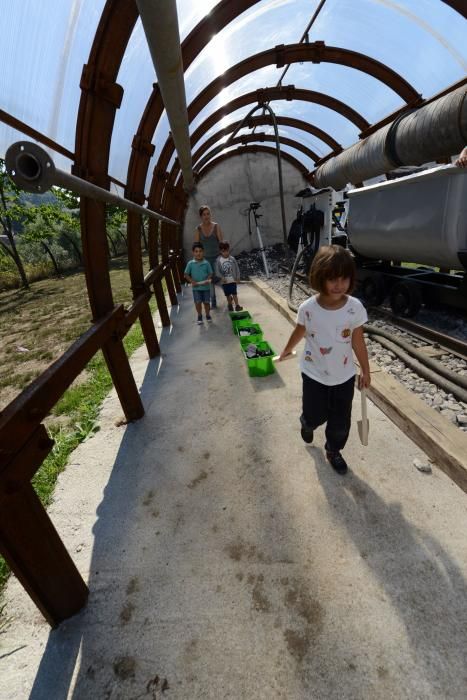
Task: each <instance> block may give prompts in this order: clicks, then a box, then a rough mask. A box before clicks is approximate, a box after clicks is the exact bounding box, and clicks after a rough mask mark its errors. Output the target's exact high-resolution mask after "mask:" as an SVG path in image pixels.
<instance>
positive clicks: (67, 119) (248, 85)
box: [0, 0, 467, 181]
mask: <svg viewBox="0 0 467 700" xmlns="http://www.w3.org/2000/svg"><path fill="white" fill-rule="evenodd" d="M232 3H234V0H232ZM216 4H217V3H216V1H215V0H204V1H203V0H197V1H196V2H193V0H177V9H178V16H179V28H180V35H181V39H182V40H183V39H184V38H185V37H186V36H188V34H189V33H190V32H191V31H192V30H193V28H194V27H196V25H197V24H198V22H200V21H201V20H202V19H203V17H205V16H206V14H208V13H209V12H211V11H212V9H213V8H214V7H215V6H216ZM318 5H319V1H318V0H262V1H261V2H256V3H253V4H252V5H251V7H250V8H249V9H248V10H246V11H245V12H243V13H241V14H240V15H238V16H237V17H236V19H234V20H233V21H232V22H231V23H230V24H228V25H227V26H226V27H224V29H222V30H221V31H220V32H219V33H218V34H217V35H216V36H212V37H211V38H210V40H209V41H208V42H207V43H206V45H205V46H204V48H203V50H202V51H201V52H200V53H199V55H198V56H197V57H196V58H195V60H194V61H193V63H192V64H191V65H190V66H189V68H188V70H187V71H186V74H185V88H186V96H187V104H188V105H189V104H190V103H191V102H192V101H193V100H194V99H195V97H196V96H197V95H198V94H199V93H200V91H201V90H203V89H204V88H205V87H206V86H208V85H209V84H210V83H211V81H212V80H214V79H215V78H217V77H219V76H220V75H221V74H223V73H224V72H225V71H227V70H228V69H229V68H230V67H232V66H234V65H235V64H237V63H238V62H239V61H243V60H244V59H246V58H248V57H249V56H251V55H253V54H256V53H259V52H262V51H266V50H268V49H271V48H273V47H275V46H277V45H280V44H286V45H287V44H294V43H297V42H298V41H299V40H300V39H301V37H302V35H303V33H304V31H305V29H306V27H307V25H308V23H309V21H310V19H311V17H312V16H313V14H314V12H315V10H316V9H317V7H318ZM104 6H105V2H104V0H60V2H56V0H41V1H40V2H37V0H34V1H33V0H22V2H17V1H16V2H15V1H14V2H11V0H0V17H1V20H0V22H1V28H2V32H1V36H2V40H1V42H0V61H1V70H0V109H1V110H4V111H5V112H7V113H8V114H10V115H12V116H13V117H16V118H17V119H19V120H21V121H24V122H26V123H27V124H28V125H29V126H31V127H33V128H34V129H37V130H38V131H40V132H42V133H44V134H45V135H47V136H49V137H50V138H52V139H53V140H54V141H56V142H58V143H59V144H61V145H62V146H64V147H65V148H67V149H68V150H70V151H71V152H73V150H74V144H75V128H76V117H77V110H78V105H79V100H80V94H81V91H80V87H79V83H80V78H81V73H82V68H83V65H84V64H85V63H87V62H88V58H89V52H90V49H91V46H92V43H93V40H94V35H95V32H96V29H97V26H98V23H99V18H100V16H101V13H102V10H103V9H104ZM309 41H310V42H313V41H324V42H325V43H326V45H327V46H336V47H340V48H343V49H348V50H351V51H356V52H359V53H362V54H366V55H367V56H369V57H371V58H373V59H376V60H377V61H380V62H381V63H383V64H384V65H385V66H388V67H389V68H391V69H392V70H394V71H395V72H396V73H398V74H399V75H401V76H402V77H403V78H405V80H406V81H408V83H410V85H411V86H412V87H413V88H414V89H415V90H416V92H418V93H420V94H421V95H422V96H423V97H424V98H427V97H431V96H432V95H433V94H436V93H437V92H439V91H441V90H443V89H444V88H446V87H448V86H449V85H451V84H453V83H455V82H457V81H459V80H461V79H463V78H464V77H465V76H466V74H467V22H466V20H465V19H464V18H463V17H462V16H461V15H460V14H459V13H458V12H456V11H455V10H454V9H453V8H452V7H450V6H449V4H448V3H447V2H443V1H442V0H326V2H325V3H324V5H323V6H322V8H321V10H320V12H319V14H318V16H317V18H316V21H315V22H314V24H313V26H312V27H311V29H310V31H309ZM283 70H284V69H283V68H277V67H276V66H275V65H274V64H272V65H269V66H266V67H264V68H261V69H259V70H255V71H253V72H250V73H248V74H247V75H245V76H244V77H243V78H241V79H239V80H237V81H236V82H233V83H231V84H229V85H226V86H225V88H224V89H223V90H222V91H221V92H220V93H219V94H217V95H216V96H215V97H214V98H213V99H212V100H211V101H210V102H209V103H208V104H207V105H206V106H205V107H204V109H202V110H201V112H200V113H199V114H198V115H197V116H196V117H195V118H194V119H193V121H192V123H191V124H190V133H192V132H193V130H194V129H195V128H197V127H198V126H199V125H200V124H202V123H203V122H204V120H205V119H206V118H207V117H208V116H209V115H210V114H212V113H213V112H214V111H215V110H217V109H219V107H222V106H224V105H226V104H227V103H229V102H230V101H231V100H233V99H234V98H236V97H239V96H241V95H243V94H245V93H247V92H251V91H256V90H257V89H259V88H266V87H274V86H276V85H277V84H278V81H279V80H280V78H281V75H282V73H283ZM117 82H118V83H119V84H120V85H121V86H122V87H123V89H124V96H123V101H122V104H121V107H120V109H119V110H117V114H116V119H115V126H114V133H113V138H112V145H111V154H110V165H109V172H110V174H111V175H112V176H114V177H115V178H117V179H119V180H121V181H126V178H127V168H128V160H129V156H130V152H131V142H132V139H133V136H134V134H135V133H136V131H137V129H138V126H139V123H140V119H141V115H142V114H143V112H144V109H145V106H146V103H147V101H148V98H149V96H150V94H151V91H152V85H153V83H154V82H156V77H155V72H154V68H153V64H152V61H151V58H150V53H149V50H148V46H147V43H146V38H145V35H144V32H143V28H142V25H141V22H140V21H138V22H137V23H136V25H135V28H134V30H133V33H132V36H131V38H130V41H129V43H128V46H127V49H126V52H125V56H124V59H123V62H122V65H121V68H120V71H119V75H118V78H117ZM282 84H283V85H294V86H295V87H296V88H300V89H305V90H313V91H316V92H320V93H324V94H326V95H329V96H332V97H335V98H337V99H339V100H341V101H342V102H343V103H345V104H347V105H349V106H350V107H352V108H353V109H354V110H356V112H358V113H359V114H360V115H361V116H362V117H363V118H364V119H365V120H366V121H367V122H369V123H370V124H372V123H374V122H377V121H378V120H380V119H381V118H383V117H385V116H386V115H387V114H389V113H391V112H393V111H395V110H397V109H398V108H399V107H401V106H403V104H404V102H403V100H402V98H401V97H400V96H399V95H398V94H397V93H396V92H395V91H394V90H393V89H391V88H390V87H389V86H388V85H386V84H384V83H383V82H381V81H380V80H378V79H376V78H374V77H372V76H370V75H368V74H366V73H363V72H362V71H360V70H356V69H355V68H352V67H349V66H345V65H338V64H334V63H325V62H323V63H318V64H314V63H311V62H308V61H307V62H303V63H295V64H292V65H291V66H290V68H289V69H288V71H287V73H286V75H285V77H284V78H283V82H282ZM252 107H254V102H252V103H251V104H248V105H246V106H244V107H242V108H240V109H237V110H235V111H232V112H231V113H229V114H228V115H226V116H225V117H223V118H222V119H221V120H220V121H219V123H217V124H216V126H214V127H212V128H211V129H210V131H209V132H208V133H207V134H205V135H204V136H203V137H202V138H201V139H200V140H199V141H198V142H197V144H196V145H195V146H194V150H196V149H197V148H199V146H200V145H201V144H202V143H203V141H204V140H205V139H206V138H208V137H209V136H211V135H212V134H214V133H216V132H218V131H219V130H220V129H222V128H225V127H226V126H228V125H229V124H231V123H232V122H235V121H238V120H239V119H242V117H243V116H245V114H247V112H248V111H250V109H251V108H252ZM271 107H272V108H273V110H274V112H275V113H276V114H277V115H278V116H279V115H280V116H288V117H293V118H295V119H299V120H302V121H304V122H307V123H308V124H312V125H314V126H316V127H318V128H320V129H322V130H324V131H325V132H327V133H328V134H329V135H330V136H331V137H332V138H333V139H335V140H336V141H337V142H338V143H340V144H341V145H342V146H344V147H345V146H349V145H351V144H352V143H354V142H355V141H356V140H357V139H358V135H359V133H360V129H359V128H358V126H356V125H355V124H354V123H352V122H351V121H350V120H349V119H347V118H346V117H344V116H342V114H339V113H338V112H336V111H334V110H331V109H329V108H327V107H323V106H321V105H318V104H315V103H312V102H306V101H302V100H294V101H285V100H277V101H273V102H271ZM257 114H258V116H259V115H260V114H261V112H258V113H257ZM279 130H280V134H281V135H282V136H284V137H285V138H289V139H293V140H295V141H298V142H299V143H301V144H302V145H304V146H306V147H308V148H309V149H311V150H312V151H313V152H315V153H316V154H317V155H318V156H320V157H321V156H324V155H326V154H327V153H329V151H330V150H331V149H330V146H329V145H328V144H327V143H325V142H324V141H323V140H321V139H320V138H318V137H316V136H314V135H312V134H309V133H307V132H305V131H303V130H301V129H300V128H295V127H291V126H287V125H280V127H279ZM256 131H259V132H263V133H266V134H272V133H273V130H272V127H271V126H268V125H266V126H261V127H258V128H257V129H256ZM168 132H169V127H168V121H167V119H166V117H165V114H164V115H163V117H162V119H161V120H160V123H159V125H158V127H157V129H156V133H155V134H154V137H153V143H154V144H155V146H156V151H155V155H154V157H153V162H152V163H151V166H153V165H154V164H155V162H156V160H157V158H158V157H159V155H160V152H161V149H162V147H163V145H164V143H165V141H166V139H167V136H168ZM241 133H251V130H250V129H244V130H242V132H241ZM19 138H25V137H24V135H23V134H22V133H20V132H18V131H15V130H14V129H13V128H11V127H10V126H7V125H5V124H4V123H2V122H1V121H0V156H3V155H4V153H5V151H6V149H7V147H8V145H9V144H10V143H12V142H14V141H16V140H18V139H19ZM224 138H227V137H224ZM219 143H221V141H219ZM216 145H218V144H216ZM283 148H284V150H285V151H288V152H290V153H291V154H292V155H294V156H295V157H296V158H298V159H299V160H300V161H301V162H302V163H303V164H304V165H305V166H306V167H307V168H312V167H313V160H312V159H310V158H309V157H308V156H307V155H305V154H303V153H302V152H301V151H299V150H296V149H295V148H293V147H290V146H284V147H283ZM54 159H55V161H56V163H57V165H59V167H63V168H67V169H68V168H69V165H70V162H69V161H67V159H66V158H64V157H63V156H60V155H55V156H54ZM171 162H172V161H171ZM170 164H171V163H170ZM151 173H152V167H150V170H149V175H148V177H151Z"/></svg>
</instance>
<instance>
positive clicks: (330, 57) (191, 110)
mask: <svg viewBox="0 0 467 700" xmlns="http://www.w3.org/2000/svg"><path fill="white" fill-rule="evenodd" d="M306 61H312V62H313V63H321V62H323V61H324V62H330V63H339V64H342V65H347V66H350V67H353V68H355V69H357V70H361V71H363V72H366V73H368V74H369V75H372V76H373V77H375V78H376V79H378V80H380V81H382V82H383V83H385V84H386V85H388V87H390V88H392V89H393V90H394V91H395V92H397V93H398V94H399V95H400V96H401V97H402V98H403V99H404V100H405V102H406V103H407V104H410V105H411V106H414V105H416V104H419V103H420V102H421V101H422V98H421V95H419V94H418V93H417V92H416V91H415V89H414V88H413V87H412V86H411V85H410V84H409V83H408V82H407V81H406V80H404V78H402V77H401V76H400V75H399V74H398V73H396V72H395V71H393V70H392V69H391V68H388V67H386V66H385V65H384V64H382V63H380V62H379V61H376V60H375V59H373V58H370V57H369V56H366V55H365V54H361V53H358V52H356V51H349V50H348V49H341V48H338V47H335V46H326V45H325V44H324V42H319V41H318V42H314V43H312V44H290V45H288V46H284V45H283V46H276V47H275V48H274V49H268V50H266V51H262V52H260V53H258V54H254V55H253V56H249V57H248V58H246V59H245V60H243V61H240V62H239V63H237V64H236V65H234V66H232V67H231V68H229V69H228V70H226V71H225V72H224V73H223V74H222V75H221V76H219V77H218V78H215V79H214V80H213V81H212V82H211V83H209V85H207V86H206V87H205V88H204V90H202V91H201V92H200V93H199V95H198V96H197V97H196V98H195V99H194V100H193V101H192V102H191V104H190V105H189V107H188V120H189V122H192V121H193V119H194V118H195V117H196V116H197V115H198V114H199V113H200V112H201V110H202V109H204V107H205V106H206V105H207V104H208V103H209V102H210V101H211V100H212V99H213V98H214V97H215V95H217V93H218V92H220V91H221V90H222V89H224V88H226V87H228V86H229V85H231V84H232V83H233V82H235V81H236V80H239V79H240V78H242V77H244V76H245V75H247V74H248V73H251V72H253V71H256V70H258V69H260V68H265V67H266V66H268V65H271V64H273V63H275V64H276V66H277V67H278V68H281V67H282V66H283V65H285V64H286V63H287V64H288V63H303V62H306ZM166 145H167V144H166ZM163 150H165V146H164V149H163ZM161 157H162V154H161ZM159 160H160V162H162V161H161V159H159ZM169 160H170V158H169ZM167 163H168V160H167ZM162 167H164V166H162Z"/></svg>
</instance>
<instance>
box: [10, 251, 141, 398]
mask: <svg viewBox="0 0 467 700" xmlns="http://www.w3.org/2000/svg"><path fill="white" fill-rule="evenodd" d="M145 263H146V267H147V260H146V259H145ZM110 278H111V283H112V289H113V293H114V299H115V302H116V303H129V302H130V301H131V290H130V278H129V274H128V261H127V258H126V257H125V256H122V257H119V258H116V259H114V260H112V261H111V263H110ZM90 325H91V311H90V308H89V302H88V296H87V291H86V281H85V278H84V272H83V271H82V270H81V271H78V272H75V273H73V274H68V275H66V276H63V277H59V278H56V277H55V278H51V279H46V280H41V281H40V282H33V283H32V284H31V287H30V289H13V290H8V291H5V292H2V293H0V410H2V409H3V408H4V407H5V406H6V405H8V404H9V403H10V401H12V400H13V399H14V398H15V397H16V396H17V394H18V393H19V392H20V391H21V390H22V389H24V388H25V387H26V386H27V385H28V384H29V383H30V382H32V381H33V379H35V378H36V377H38V376H39V374H41V372H43V371H44V370H45V369H46V368H47V367H48V366H49V365H50V364H51V363H52V362H54V361H55V360H56V359H57V358H58V357H60V355H62V353H63V352H64V351H65V350H66V349H67V348H68V347H69V346H70V345H71V344H72V343H73V342H74V341H75V340H76V339H77V338H78V337H79V336H80V335H81V334H82V333H83V332H84V331H86V330H87V329H88V328H89V326H90ZM81 380H82V378H81ZM78 381H80V379H78Z"/></svg>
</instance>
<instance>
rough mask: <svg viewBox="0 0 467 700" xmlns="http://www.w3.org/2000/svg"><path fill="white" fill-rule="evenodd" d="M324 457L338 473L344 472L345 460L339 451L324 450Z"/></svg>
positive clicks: (345, 467) (346, 468)
mask: <svg viewBox="0 0 467 700" xmlns="http://www.w3.org/2000/svg"><path fill="white" fill-rule="evenodd" d="M326 457H327V460H328V462H329V464H330V465H331V467H332V468H333V469H334V470H335V471H336V472H337V473H338V474H346V473H347V470H348V467H347V462H346V461H345V459H344V458H343V456H342V455H341V453H340V452H326Z"/></svg>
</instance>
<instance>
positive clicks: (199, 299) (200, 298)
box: [193, 288, 211, 304]
mask: <svg viewBox="0 0 467 700" xmlns="http://www.w3.org/2000/svg"><path fill="white" fill-rule="evenodd" d="M193 299H194V301H195V304H209V302H210V301H211V292H210V290H209V289H194V288H193Z"/></svg>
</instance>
